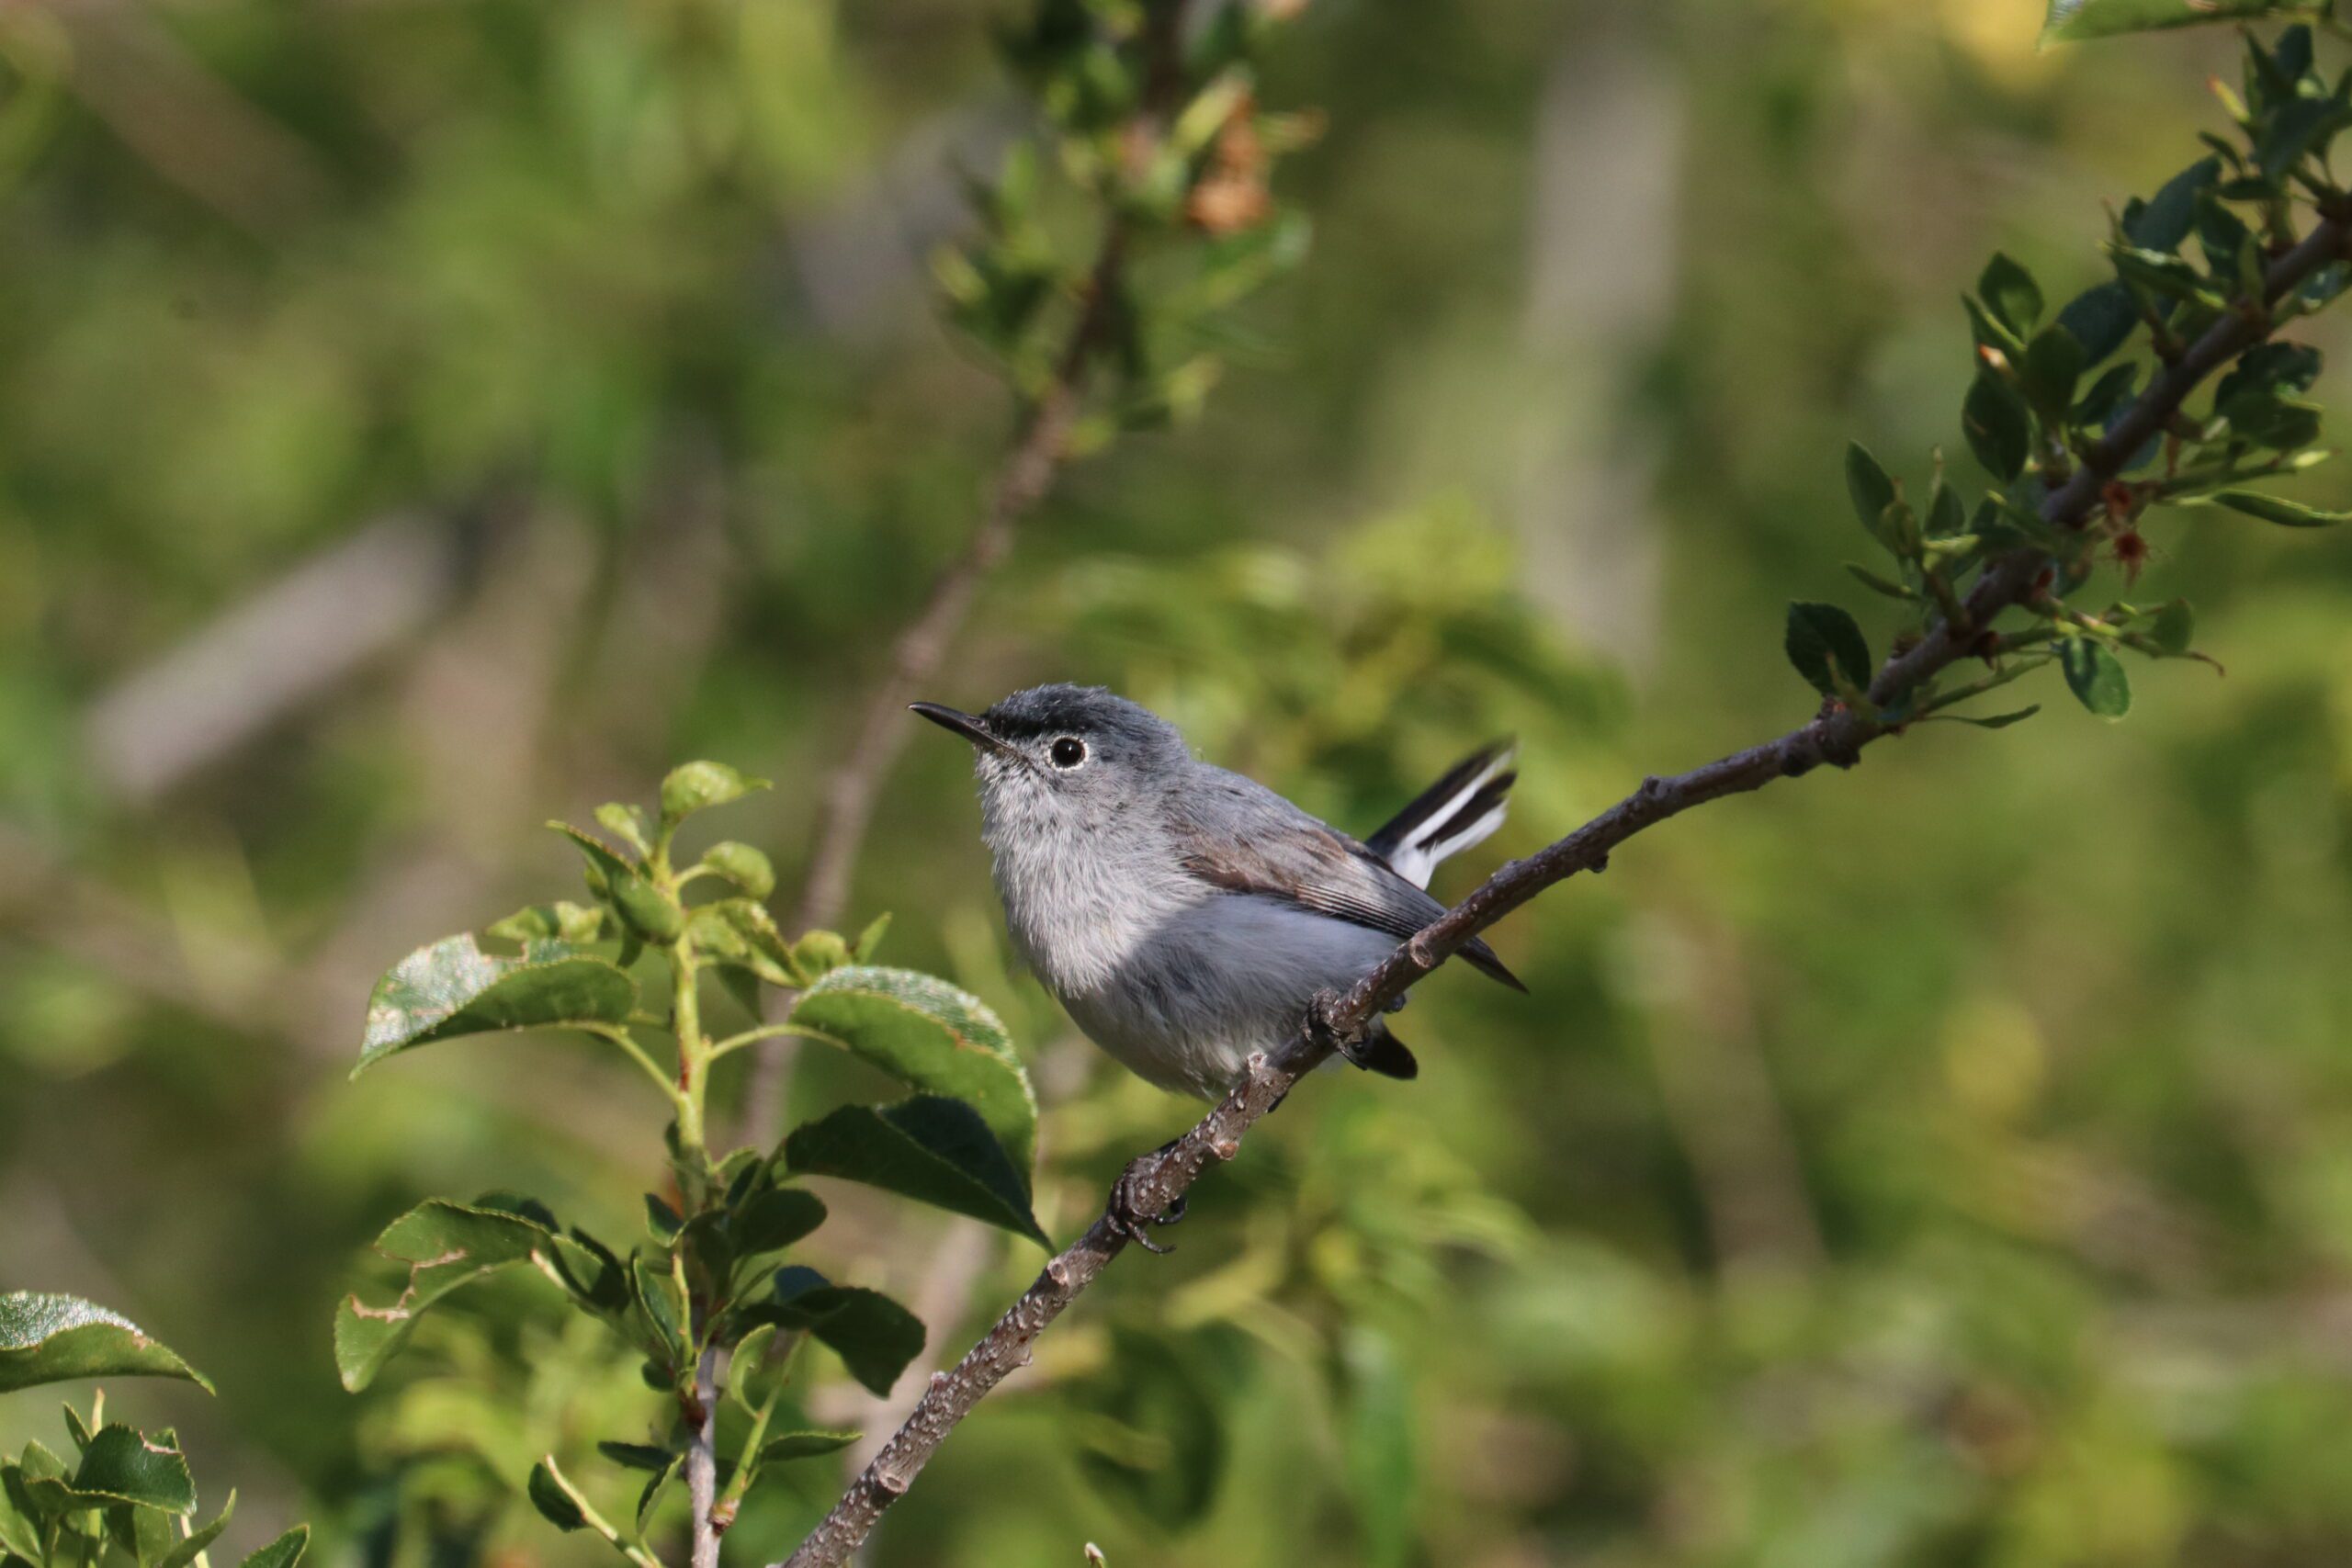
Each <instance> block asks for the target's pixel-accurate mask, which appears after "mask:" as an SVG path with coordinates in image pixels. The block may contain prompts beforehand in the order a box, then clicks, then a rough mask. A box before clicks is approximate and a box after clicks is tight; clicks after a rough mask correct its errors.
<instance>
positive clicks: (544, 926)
mask: <svg viewBox="0 0 2352 1568" xmlns="http://www.w3.org/2000/svg"><path fill="white" fill-rule="evenodd" d="M607 919H608V916H607V911H606V910H605V907H604V906H603V905H602V904H575V903H573V902H571V900H570V899H569V898H558V899H556V900H555V901H554V902H553V903H550V904H534V905H532V906H531V907H530V908H527V909H517V910H515V912H514V913H513V914H511V915H509V916H507V917H506V918H505V919H503V920H500V921H499V922H498V923H497V924H495V925H492V926H489V927H486V928H484V930H483V931H482V935H484V936H494V937H497V938H499V939H500V940H501V941H503V942H522V943H526V944H527V943H530V942H565V943H569V944H570V945H571V946H574V947H579V946H584V945H585V944H587V943H589V942H602V941H604V940H605V938H606V937H607V936H609V935H611V934H612V933H611V932H610V931H608V930H607V929H606V925H607Z"/></svg>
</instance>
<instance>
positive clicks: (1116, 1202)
mask: <svg viewBox="0 0 2352 1568" xmlns="http://www.w3.org/2000/svg"><path fill="white" fill-rule="evenodd" d="M1183 1141H1184V1140H1183V1139H1182V1138H1170V1139H1169V1140H1168V1141H1167V1142H1166V1143H1164V1144H1162V1145H1159V1147H1158V1148H1156V1149H1154V1150H1152V1151H1151V1153H1149V1154H1148V1155H1145V1156H1141V1157H1140V1158H1137V1159H1135V1160H1131V1161H1129V1162H1128V1164H1127V1168H1126V1169H1125V1170H1123V1171H1121V1172H1120V1173H1119V1179H1118V1180H1117V1181H1116V1182H1115V1183H1114V1184H1113V1185H1112V1188H1111V1206H1110V1208H1109V1210H1107V1211H1106V1213H1105V1217H1106V1218H1108V1219H1109V1220H1110V1222H1111V1228H1112V1229H1113V1230H1114V1231H1116V1232H1118V1233H1119V1234H1120V1235H1123V1236H1125V1237H1126V1238H1127V1239H1128V1240H1129V1241H1131V1242H1134V1243H1135V1244H1136V1246H1137V1247H1142V1248H1143V1249H1144V1250H1145V1251H1146V1252H1157V1253H1163V1254H1164V1253H1170V1252H1173V1251H1175V1250H1176V1249H1175V1248H1174V1247H1162V1246H1160V1245H1159V1243H1158V1242H1156V1241H1154V1240H1152V1239H1151V1236H1150V1235H1148V1233H1147V1232H1146V1231H1145V1230H1144V1226H1145V1225H1146V1224H1154V1225H1172V1224H1175V1223H1176V1222H1177V1221H1179V1220H1181V1219H1182V1218H1183V1217H1184V1197H1183V1194H1182V1193H1179V1194H1177V1197H1176V1201H1174V1202H1172V1203H1170V1204H1169V1205H1168V1207H1167V1208H1165V1209H1163V1210H1161V1211H1160V1212H1159V1213H1157V1214H1145V1213H1142V1212H1141V1208H1142V1201H1143V1187H1144V1183H1146V1182H1147V1181H1148V1180H1150V1179H1151V1178H1152V1177H1153V1176H1155V1175H1157V1174H1158V1173H1159V1162H1160V1160H1161V1159H1162V1158H1163V1157H1164V1156H1166V1155H1167V1153H1168V1151H1169V1150H1170V1149H1172V1148H1174V1147H1175V1146H1176V1145H1178V1144H1181V1143H1182V1142H1183Z"/></svg>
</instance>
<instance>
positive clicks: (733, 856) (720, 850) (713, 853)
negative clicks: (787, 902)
mask: <svg viewBox="0 0 2352 1568" xmlns="http://www.w3.org/2000/svg"><path fill="white" fill-rule="evenodd" d="M702 863H703V864H705V865H707V866H708V867H709V868H710V869H711V870H712V871H714V872H716V873H718V874H719V875H720V876H723V877H725V878H726V879H727V880H728V881H729V882H731V883H733V884H734V885H735V886H738V887H740V888H741V889H742V890H743V891H744V892H746V893H748V894H750V895H751V896H752V897H754V898H764V897H767V896H768V895H769V894H771V893H773V892H775V865H774V864H772V863H770V862H769V860H768V857H767V856H765V855H763V854H762V853H761V852H759V851H757V850H755V849H753V848H752V846H751V845H749V844H739V843H737V842H736V841H735V840H732V839H728V840H724V841H722V842H719V843H716V844H713V845H711V846H710V848H708V849H707V850H705V851H703V852H702Z"/></svg>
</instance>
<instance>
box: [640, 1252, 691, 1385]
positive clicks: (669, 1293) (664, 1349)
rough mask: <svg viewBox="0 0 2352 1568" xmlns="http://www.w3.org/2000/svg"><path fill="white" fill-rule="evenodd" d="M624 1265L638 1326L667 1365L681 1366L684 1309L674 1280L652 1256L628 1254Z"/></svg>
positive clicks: (685, 1317)
mask: <svg viewBox="0 0 2352 1568" xmlns="http://www.w3.org/2000/svg"><path fill="white" fill-rule="evenodd" d="M628 1264H629V1269H628V1272H629V1281H630V1283H631V1285H632V1286H634V1288H635V1294H636V1302H637V1313H638V1317H639V1323H640V1325H641V1326H643V1327H644V1328H645V1329H646V1330H647V1331H648V1332H649V1333H650V1335H651V1337H652V1343H653V1344H654V1346H655V1347H657V1348H659V1350H660V1352H661V1354H662V1357H663V1358H664V1359H666V1360H667V1361H668V1362H669V1364H670V1365H671V1367H673V1369H674V1368H681V1367H684V1365H685V1362H686V1332H685V1325H686V1322H687V1312H686V1303H685V1300H684V1296H683V1295H682V1294H681V1293H680V1292H679V1289H678V1282H677V1280H674V1279H673V1278H672V1277H671V1273H670V1270H669V1269H668V1268H667V1267H665V1266H664V1265H663V1263H662V1262H660V1261H657V1260H656V1259H654V1258H645V1257H642V1256H639V1255H635V1254H632V1255H631V1256H630V1258H629V1260H628Z"/></svg>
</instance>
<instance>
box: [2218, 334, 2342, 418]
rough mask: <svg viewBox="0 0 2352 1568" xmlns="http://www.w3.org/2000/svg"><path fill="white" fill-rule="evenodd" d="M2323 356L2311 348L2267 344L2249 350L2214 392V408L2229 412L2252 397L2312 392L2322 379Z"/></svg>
mask: <svg viewBox="0 0 2352 1568" xmlns="http://www.w3.org/2000/svg"><path fill="white" fill-rule="evenodd" d="M2319 372H2320V353H2319V350H2318V349H2315V348H2313V347H2312V346H2311V345H2310V344H2301V343H2265V344H2256V346H2254V347H2253V348H2250V349H2248V350H2246V352H2245V355H2243V356H2242V357H2241V358H2240V359H2239V360H2238V362H2237V364H2235V365H2234V366H2233V367H2231V368H2230V373H2229V374H2228V375H2226V376H2224V377H2222V384H2221V385H2220V386H2218V387H2216V388H2214V389H2213V406H2214V407H2215V408H2216V409H2223V408H2227V407H2228V406H2229V405H2230V404H2232V403H2233V402H2235V401H2237V400H2239V399H2240V398H2242V397H2245V396H2247V395H2248V394H2252V393H2266V392H2267V393H2269V394H2271V395H2272V396H2274V397H2275V396H2278V394H2281V393H2291V392H2308V391H2310V390H2311V388H2312V382H2314V381H2316V380H2318V379H2319Z"/></svg>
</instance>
